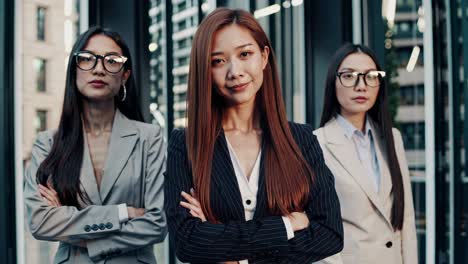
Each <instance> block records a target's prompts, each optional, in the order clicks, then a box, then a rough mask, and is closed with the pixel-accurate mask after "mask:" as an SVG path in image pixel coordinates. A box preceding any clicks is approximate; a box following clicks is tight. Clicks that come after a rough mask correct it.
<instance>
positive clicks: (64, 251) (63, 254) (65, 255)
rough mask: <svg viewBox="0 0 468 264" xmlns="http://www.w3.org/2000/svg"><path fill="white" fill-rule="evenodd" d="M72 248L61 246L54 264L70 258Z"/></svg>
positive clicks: (59, 263)
mask: <svg viewBox="0 0 468 264" xmlns="http://www.w3.org/2000/svg"><path fill="white" fill-rule="evenodd" d="M70 250H71V248H70V246H62V247H59V248H58V250H57V253H56V254H55V257H54V264H61V263H65V262H66V261H67V260H68V259H70Z"/></svg>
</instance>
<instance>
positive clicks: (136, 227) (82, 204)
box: [24, 27, 166, 263]
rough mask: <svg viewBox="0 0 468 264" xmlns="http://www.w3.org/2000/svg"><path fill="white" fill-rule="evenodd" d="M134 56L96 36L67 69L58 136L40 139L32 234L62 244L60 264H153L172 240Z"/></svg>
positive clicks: (91, 33)
mask: <svg viewBox="0 0 468 264" xmlns="http://www.w3.org/2000/svg"><path fill="white" fill-rule="evenodd" d="M136 95H137V93H136V87H135V85H134V79H133V76H132V62H131V57H130V52H129V49H128V47H127V45H126V44H125V43H124V41H123V40H122V38H121V37H120V36H119V35H118V34H117V33H115V32H112V31H108V30H105V29H101V28H98V27H94V28H91V29H89V30H88V31H87V32H85V33H83V34H82V35H81V36H80V37H79V38H78V40H77V42H76V43H75V45H74V47H73V50H72V52H71V56H70V59H69V62H68V70H67V78H66V86H65V97H64V102H63V110H62V115H61V119H60V123H59V127H58V129H57V130H54V131H45V132H42V133H40V134H39V135H38V138H37V140H36V142H35V143H34V146H33V149H32V158H31V161H30V163H29V166H28V168H27V170H26V174H25V186H24V195H25V205H26V213H27V220H28V224H29V227H30V229H31V232H32V234H33V236H34V237H35V238H37V239H40V240H48V241H60V245H59V248H58V251H57V254H56V256H55V260H54V263H136V262H141V263H156V260H155V256H154V253H153V244H154V243H158V242H161V241H163V240H164V238H165V236H166V217H165V214H164V211H163V203H164V200H163V175H162V173H163V172H164V170H165V167H164V166H165V154H164V153H165V144H164V140H163V136H162V131H161V129H160V128H159V127H158V126H154V125H149V124H145V123H143V122H142V121H143V118H142V115H141V113H140V110H139V107H138V105H139V103H138V102H139V101H138V98H137V97H136Z"/></svg>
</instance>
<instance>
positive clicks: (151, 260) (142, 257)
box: [136, 246, 156, 264]
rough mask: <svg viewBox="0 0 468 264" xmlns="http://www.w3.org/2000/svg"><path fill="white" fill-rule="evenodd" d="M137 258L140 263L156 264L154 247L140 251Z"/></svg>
mask: <svg viewBox="0 0 468 264" xmlns="http://www.w3.org/2000/svg"><path fill="white" fill-rule="evenodd" d="M136 256H137V260H138V262H140V263H146V264H156V258H155V257H154V253H153V247H152V246H151V247H147V248H143V249H140V250H138V251H137V254H136Z"/></svg>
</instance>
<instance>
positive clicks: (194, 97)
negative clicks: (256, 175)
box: [186, 8, 314, 222]
mask: <svg viewBox="0 0 468 264" xmlns="http://www.w3.org/2000/svg"><path fill="white" fill-rule="evenodd" d="M231 24H236V25H239V26H241V27H244V28H246V29H247V30H249V31H250V33H251V34H252V37H253V38H254V39H255V41H256V42H257V44H258V45H259V47H260V49H261V50H264V48H265V47H268V48H269V50H270V51H271V52H270V54H269V57H268V64H267V66H266V67H265V69H264V70H263V74H264V77H263V84H262V87H261V88H260V90H259V91H258V93H257V95H256V100H255V101H256V104H257V107H256V109H258V111H260V116H261V122H262V128H263V135H264V138H263V140H264V142H265V144H264V149H263V153H264V154H263V155H265V156H264V160H265V182H266V192H267V196H268V209H269V212H270V213H271V214H272V215H286V214H288V213H291V212H295V211H303V210H304V207H305V206H306V203H307V201H308V196H309V186H310V184H312V183H313V179H314V174H313V172H312V170H311V168H310V167H309V165H308V164H307V162H306V160H305V159H304V157H303V156H302V153H301V151H300V149H299V147H298V145H297V144H296V142H295V141H294V138H293V136H292V134H291V131H290V128H289V124H288V121H287V118H286V111H285V107H284V104H283V97H282V94H281V86H280V81H279V77H278V71H277V66H276V60H275V57H274V55H273V49H272V47H271V44H270V41H269V40H268V37H267V36H266V34H265V32H264V31H263V29H262V28H261V26H260V24H259V23H258V22H257V21H256V20H255V18H254V17H253V16H252V15H251V14H250V13H248V12H247V11H244V10H239V9H234V10H233V9H227V8H218V9H216V10H215V11H213V12H212V13H211V14H209V15H208V16H207V17H206V18H205V19H204V20H203V21H202V23H201V24H200V26H199V27H198V30H197V32H196V33H195V36H194V39H193V43H192V51H191V55H190V71H189V80H188V91H187V116H188V124H187V133H186V141H187V152H188V157H189V161H190V163H191V166H192V173H193V174H192V175H193V180H194V185H195V189H196V190H197V195H198V198H199V200H200V204H201V206H202V209H203V212H204V213H205V216H206V217H207V219H208V220H209V221H211V222H217V220H216V216H215V215H214V213H213V211H212V210H211V208H210V183H211V165H212V164H211V163H212V160H213V149H214V144H215V141H216V138H217V136H218V135H219V132H220V131H221V118H222V114H223V109H224V108H225V105H223V103H222V102H223V100H222V98H221V97H220V95H218V94H217V92H216V91H215V89H213V83H212V76H211V50H212V44H213V43H212V42H213V37H214V35H215V33H216V32H217V31H218V30H220V29H221V28H223V27H225V26H228V25H231Z"/></svg>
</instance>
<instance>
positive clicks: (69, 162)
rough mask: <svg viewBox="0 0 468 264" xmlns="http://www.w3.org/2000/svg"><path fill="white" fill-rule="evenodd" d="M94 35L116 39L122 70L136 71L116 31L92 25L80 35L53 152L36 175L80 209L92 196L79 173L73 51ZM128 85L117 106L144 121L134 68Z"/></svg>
mask: <svg viewBox="0 0 468 264" xmlns="http://www.w3.org/2000/svg"><path fill="white" fill-rule="evenodd" d="M95 35H104V36H107V37H109V38H111V39H112V40H114V42H115V43H116V44H117V45H118V46H119V47H120V48H121V49H122V53H123V54H122V55H123V56H125V57H127V58H128V59H127V61H126V62H125V64H124V67H123V69H122V70H123V71H125V70H133V68H132V58H131V55H130V50H129V48H128V46H127V44H125V42H124V41H123V39H122V38H121V36H120V35H119V34H118V33H117V32H114V31H111V30H108V29H103V28H101V27H92V28H90V29H89V30H87V31H86V32H84V33H83V34H81V35H80V36H79V37H78V39H77V40H76V42H75V44H74V46H73V49H72V51H71V53H70V57H69V60H68V67H67V77H66V82H65V95H64V100H63V107H62V115H61V117H60V123H59V127H58V130H57V132H56V133H55V135H54V142H53V145H52V148H51V150H50V153H49V154H48V156H47V157H46V158H45V160H44V161H43V162H42V163H41V165H40V166H39V169H38V170H37V174H36V179H37V182H38V183H40V184H42V185H44V186H47V183H48V182H49V183H51V184H52V187H53V188H54V189H55V191H56V192H57V194H58V197H59V199H60V202H61V204H62V205H68V206H76V207H77V208H80V204H79V199H81V201H89V197H88V196H87V195H86V193H83V192H82V191H81V188H80V172H81V165H82V162H83V151H84V148H83V144H84V136H83V127H82V122H81V114H82V112H83V107H82V101H83V95H81V93H80V92H79V91H78V88H77V86H76V70H77V66H76V60H75V56H74V54H75V53H76V52H78V51H81V50H82V49H83V48H84V47H85V46H86V45H87V43H88V41H89V39H90V38H91V37H93V36H95ZM126 88H127V95H126V99H125V101H121V100H120V97H121V96H123V95H121V94H122V93H123V91H122V90H123V89H120V91H119V94H118V95H117V96H116V97H115V100H114V101H115V104H116V107H117V108H118V109H119V110H120V112H122V113H123V114H124V115H125V116H126V117H128V118H129V119H133V120H138V121H143V116H142V114H141V109H140V106H139V105H140V104H139V99H138V91H137V90H136V86H135V79H134V78H133V71H132V72H131V74H130V77H129V78H128V79H127V82H126Z"/></svg>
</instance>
